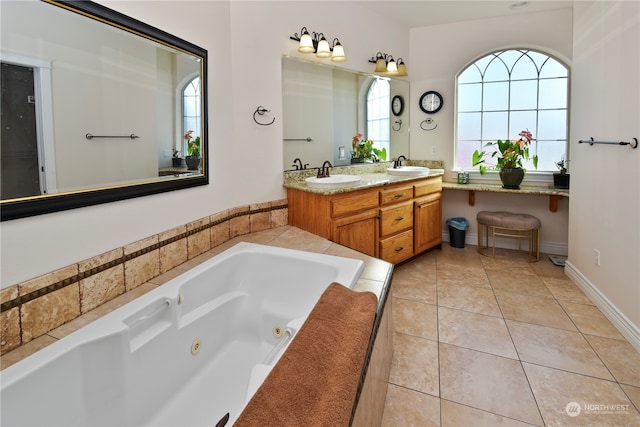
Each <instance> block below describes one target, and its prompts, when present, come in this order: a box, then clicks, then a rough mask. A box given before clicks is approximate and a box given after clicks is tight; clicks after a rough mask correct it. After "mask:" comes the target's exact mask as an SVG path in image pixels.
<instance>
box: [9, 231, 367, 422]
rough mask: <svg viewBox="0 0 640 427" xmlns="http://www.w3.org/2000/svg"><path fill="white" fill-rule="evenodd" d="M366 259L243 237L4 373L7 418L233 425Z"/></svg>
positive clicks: (348, 285)
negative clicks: (333, 292)
mask: <svg viewBox="0 0 640 427" xmlns="http://www.w3.org/2000/svg"><path fill="white" fill-rule="evenodd" d="M362 269H363V263H362V261H359V260H354V259H348V258H340V257H334V256H329V255H322V254H314V253H309V252H302V251H296V250H290V249H282V248H276V247H270V246H263V245H256V244H250V243H239V244H237V245H236V246H234V247H232V248H231V249H229V250H227V251H225V252H223V253H221V254H220V255H218V256H216V257H214V258H212V259H211V260H209V261H207V262H205V263H203V264H201V265H199V266H197V267H196V268H194V269H192V270H190V271H188V272H186V273H184V274H183V275H181V276H179V277H177V278H175V279H173V280H171V281H170V282H168V283H166V284H165V285H163V286H160V287H159V288H158V289H154V290H153V291H151V292H149V293H147V294H145V295H144V296H142V297H140V298H138V299H137V300H135V301H132V302H131V303H129V304H127V305H125V306H123V307H121V308H119V309H118V310H115V311H114V312H112V313H110V314H108V315H106V316H104V317H102V318H100V319H98V320H96V321H95V322H93V323H91V324H89V325H87V326H86V327H84V328H82V329H80V330H78V331H77V332H75V333H73V334H71V335H69V336H67V337H65V338H63V339H62V340H60V341H58V342H56V343H54V344H52V345H50V346H49V347H46V348H44V349H43V350H41V351H39V352H37V353H35V354H33V355H32V356H30V357H28V358H26V359H24V360H22V361H20V362H18V363H16V364H15V365H13V366H10V367H8V368H7V369H5V370H3V371H2V372H0V381H1V383H2V390H1V400H0V403H1V418H0V420H1V422H0V424H1V425H3V426H19V425H38V426H71V425H76V426H94V425H105V426H107V425H108V426H122V425H127V426H143V425H147V426H199V425H202V426H215V425H216V424H217V423H218V422H219V421H220V420H221V419H222V418H223V417H225V415H226V414H227V413H229V421H228V423H227V425H231V424H232V423H233V422H234V420H235V419H236V418H237V417H238V416H239V415H240V413H241V412H242V410H243V408H244V406H245V405H246V403H247V402H248V400H249V399H250V398H251V396H252V395H253V393H254V392H255V390H257V388H258V387H259V386H260V384H261V383H262V381H263V380H264V378H265V377H266V376H267V374H268V373H269V372H270V370H271V368H272V367H273V365H274V364H275V363H276V362H277V360H278V359H279V357H280V356H281V354H282V353H283V351H284V350H285V349H286V347H287V346H288V344H289V343H290V342H291V339H292V338H293V337H294V336H295V334H296V331H298V330H299V329H300V327H301V326H302V323H303V322H304V320H305V319H306V317H307V316H308V314H309V312H310V311H311V309H312V308H313V306H314V305H315V303H316V301H317V300H318V299H319V298H320V295H321V294H322V292H323V291H324V290H325V289H326V287H327V286H328V285H329V284H330V283H331V282H338V283H341V284H343V285H345V286H347V287H353V285H354V284H355V282H356V280H357V279H358V277H359V276H360V273H361V272H362Z"/></svg>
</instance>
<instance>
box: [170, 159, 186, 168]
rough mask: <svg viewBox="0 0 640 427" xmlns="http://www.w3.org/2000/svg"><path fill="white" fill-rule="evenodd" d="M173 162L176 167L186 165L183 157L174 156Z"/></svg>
mask: <svg viewBox="0 0 640 427" xmlns="http://www.w3.org/2000/svg"><path fill="white" fill-rule="evenodd" d="M171 164H172V165H173V167H174V168H180V167H182V166H184V159H183V158H182V157H172V158H171Z"/></svg>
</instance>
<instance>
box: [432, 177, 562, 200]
mask: <svg viewBox="0 0 640 427" xmlns="http://www.w3.org/2000/svg"><path fill="white" fill-rule="evenodd" d="M442 189H443V190H466V191H484V192H489V193H515V194H537V195H544V196H560V197H569V190H568V189H567V190H562V189H558V188H554V187H553V186H549V185H546V186H545V185H521V186H520V189H519V190H511V189H507V188H502V185H501V184H486V183H478V184H473V183H472V184H458V183H457V182H446V181H445V182H443V183H442Z"/></svg>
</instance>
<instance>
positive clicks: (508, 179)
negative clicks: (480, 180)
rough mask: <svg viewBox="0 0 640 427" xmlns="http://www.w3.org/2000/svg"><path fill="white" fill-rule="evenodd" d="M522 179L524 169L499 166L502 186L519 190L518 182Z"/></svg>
mask: <svg viewBox="0 0 640 427" xmlns="http://www.w3.org/2000/svg"><path fill="white" fill-rule="evenodd" d="M523 179H524V169H522V168H500V181H502V188H507V189H510V190H519V189H520V183H521V182H522V180H523Z"/></svg>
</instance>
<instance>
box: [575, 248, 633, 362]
mask: <svg viewBox="0 0 640 427" xmlns="http://www.w3.org/2000/svg"><path fill="white" fill-rule="evenodd" d="M564 272H565V274H566V275H567V276H568V277H569V279H571V281H572V282H573V283H575V284H576V286H578V287H579V288H580V289H582V291H583V292H584V293H585V294H586V295H587V297H589V299H590V300H591V301H593V303H594V304H595V305H596V306H597V307H598V308H599V309H600V311H602V313H603V314H604V315H605V316H606V317H607V319H609V320H610V321H611V323H613V325H614V326H615V327H616V329H618V331H620V333H621V334H622V335H623V336H624V337H625V338H626V339H627V340H628V341H629V343H630V344H631V345H632V346H633V347H634V348H635V349H636V350H637V351H640V328H638V327H637V326H636V325H634V324H633V323H632V322H631V321H630V320H629V318H628V317H627V316H625V315H624V313H622V312H621V311H620V310H619V309H618V307H616V306H615V305H614V304H613V303H612V302H611V301H610V300H609V298H607V297H606V296H605V295H604V294H603V293H602V292H600V290H599V289H598V288H596V286H595V285H594V284H593V283H591V282H590V281H589V279H587V278H586V277H585V276H584V275H583V274H582V273H580V271H578V270H577V269H576V268H575V266H574V265H573V264H571V263H570V262H569V261H567V262H566V263H565V267H564Z"/></svg>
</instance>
